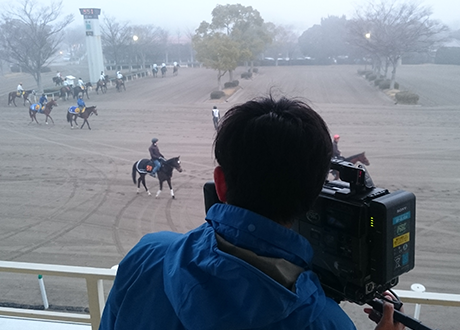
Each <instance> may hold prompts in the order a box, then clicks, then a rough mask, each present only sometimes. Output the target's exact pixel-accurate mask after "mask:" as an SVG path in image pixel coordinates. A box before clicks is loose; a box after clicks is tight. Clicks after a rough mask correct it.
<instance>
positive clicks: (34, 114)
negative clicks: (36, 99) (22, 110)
mask: <svg viewBox="0 0 460 330" xmlns="http://www.w3.org/2000/svg"><path fill="white" fill-rule="evenodd" d="M30 118H32V121H31V122H33V121H34V119H35V122H36V123H37V124H39V125H40V123H39V122H38V120H37V113H36V112H35V111H32V112H31V113H30ZM29 124H30V123H29Z"/></svg>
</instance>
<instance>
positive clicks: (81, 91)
mask: <svg viewBox="0 0 460 330" xmlns="http://www.w3.org/2000/svg"><path fill="white" fill-rule="evenodd" d="M91 88H93V85H92V84H91V83H90V82H87V83H86V84H85V88H81V87H80V86H75V87H74V88H73V98H78V95H80V94H81V97H84V96H85V94H86V98H87V99H88V100H89V95H88V91H89V90H90V89H91Z"/></svg>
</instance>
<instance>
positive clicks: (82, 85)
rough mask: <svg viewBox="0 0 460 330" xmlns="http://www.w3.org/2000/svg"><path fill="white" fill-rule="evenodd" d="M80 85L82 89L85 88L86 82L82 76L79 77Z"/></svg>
mask: <svg viewBox="0 0 460 330" xmlns="http://www.w3.org/2000/svg"><path fill="white" fill-rule="evenodd" d="M78 86H80V88H81V89H82V90H84V89H85V83H84V82H83V80H82V79H81V78H78Z"/></svg>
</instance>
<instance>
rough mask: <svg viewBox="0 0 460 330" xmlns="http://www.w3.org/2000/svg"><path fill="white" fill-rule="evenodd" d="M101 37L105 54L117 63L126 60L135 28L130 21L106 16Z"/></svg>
mask: <svg viewBox="0 0 460 330" xmlns="http://www.w3.org/2000/svg"><path fill="white" fill-rule="evenodd" d="M101 39H102V46H103V50H104V55H105V56H106V58H107V59H109V60H112V61H114V62H115V65H120V64H122V62H123V61H126V59H127V57H128V54H129V49H128V48H129V46H130V44H131V43H132V41H133V29H132V26H130V25H129V22H119V21H118V20H117V19H115V18H113V17H104V20H103V24H101Z"/></svg>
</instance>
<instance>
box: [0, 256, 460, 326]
mask: <svg viewBox="0 0 460 330" xmlns="http://www.w3.org/2000/svg"><path fill="white" fill-rule="evenodd" d="M0 272H8V273H21V274H34V275H37V274H41V275H52V276H61V277H73V278H84V279H85V280H86V288H87V293H88V303H89V314H78V313H64V312H52V311H47V310H32V309H21V308H6V307H0V315H4V316H13V317H20V318H25V319H47V320H54V321H62V322H75V323H85V324H90V325H91V328H92V329H93V330H97V329H98V328H99V323H100V321H101V315H102V311H103V309H104V305H105V298H104V289H103V285H102V284H103V280H110V281H113V280H114V279H115V275H116V269H107V268H92V267H75V266H62V265H49V264H35V263H25V262H12V261H0ZM394 291H395V293H396V294H397V295H398V296H399V298H401V300H402V301H403V302H405V303H410V304H416V307H417V306H419V305H423V304H425V305H441V306H451V307H460V294H449V293H433V292H420V291H419V292H415V291H408V290H394ZM416 310H417V308H416ZM418 310H419V311H420V309H419V308H418ZM414 317H415V318H418V317H419V315H415V316H414Z"/></svg>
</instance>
